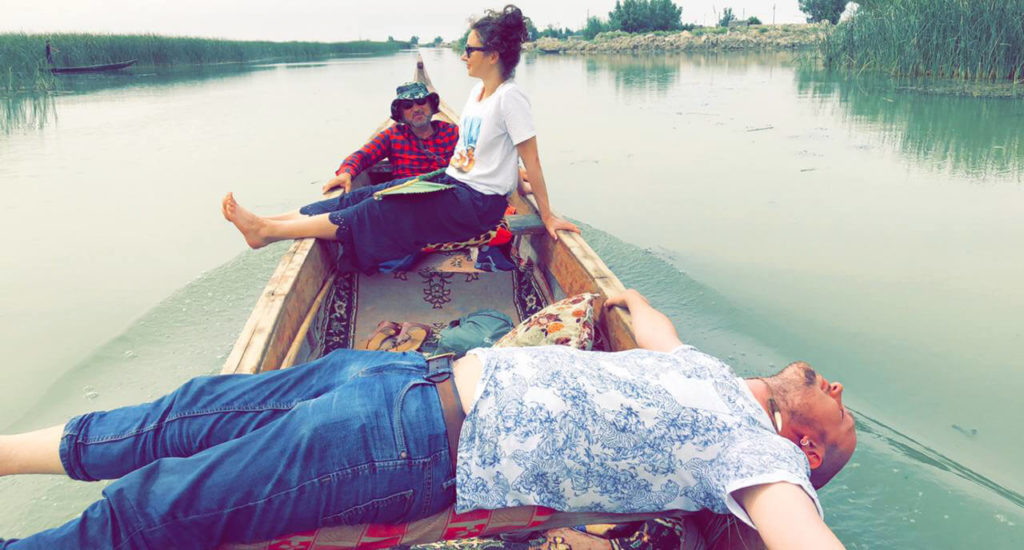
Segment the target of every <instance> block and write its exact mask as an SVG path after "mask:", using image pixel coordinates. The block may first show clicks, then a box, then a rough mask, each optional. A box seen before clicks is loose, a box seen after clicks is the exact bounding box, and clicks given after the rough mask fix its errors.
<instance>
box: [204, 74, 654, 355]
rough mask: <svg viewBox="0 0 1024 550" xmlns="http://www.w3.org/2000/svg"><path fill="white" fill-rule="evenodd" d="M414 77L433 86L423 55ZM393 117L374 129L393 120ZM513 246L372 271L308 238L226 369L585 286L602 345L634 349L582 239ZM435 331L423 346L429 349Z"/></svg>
mask: <svg viewBox="0 0 1024 550" xmlns="http://www.w3.org/2000/svg"><path fill="white" fill-rule="evenodd" d="M415 79H416V80H418V81H420V82H423V83H424V84H426V85H427V87H428V89H430V90H433V89H434V88H433V85H432V84H431V83H430V79H429V77H428V76H427V75H426V72H425V71H424V70H423V66H422V62H419V63H418V64H417V68H416V72H415ZM440 111H441V112H440V113H438V114H437V115H436V118H439V119H441V120H446V121H449V122H454V121H456V120H457V119H458V117H457V116H456V114H455V112H454V111H453V110H452V109H451V108H450V107H449V106H448V105H447V104H445V103H444V102H443V101H442V104H441V107H440ZM390 124H393V122H392V121H390V120H388V121H386V122H385V123H384V124H383V125H381V127H380V128H378V129H377V130H376V131H375V132H374V134H372V135H375V134H376V133H377V132H379V131H380V130H381V129H383V128H386V127H387V126H388V125H390ZM368 172H371V173H373V174H372V175H371V174H368V173H364V174H360V177H359V178H357V179H356V181H355V182H354V184H355V185H366V184H369V183H372V182H373V181H374V180H380V179H384V178H386V177H387V167H386V165H383V166H378V167H374V169H373V170H371V171H368ZM509 203H510V204H511V205H512V206H514V207H515V208H516V213H517V214H536V212H537V209H536V205H535V203H534V201H533V199H532V197H529V196H527V197H523V196H521V195H519V194H518V193H513V194H512V195H511V196H510V198H509ZM513 248H514V250H515V251H516V254H518V256H519V258H518V260H519V261H518V262H517V263H518V264H519V265H520V268H519V269H515V270H513V271H507V272H502V271H498V272H482V271H479V270H477V269H475V268H474V262H473V259H472V258H471V256H470V252H469V251H457V252H448V253H434V254H431V255H429V256H427V257H426V258H424V259H422V260H421V261H420V262H419V263H418V264H417V265H415V266H414V267H412V268H411V269H409V270H408V271H404V272H400V273H399V272H396V273H388V274H375V275H372V276H366V275H363V274H356V273H341V272H337V270H336V269H335V267H334V266H335V257H336V255H337V254H338V247H337V245H336V244H334V243H330V242H326V241H317V240H315V239H303V240H300V241H296V242H295V243H294V244H293V245H292V246H291V247H290V248H289V249H288V251H287V252H286V253H285V254H284V256H283V258H282V259H281V262H280V263H279V264H278V267H277V269H276V270H275V272H274V274H273V275H272V276H271V278H270V281H269V282H268V284H267V286H266V288H265V289H264V292H263V294H262V295H261V296H260V299H259V301H258V302H257V304H256V307H255V308H254V309H253V312H252V314H251V315H250V317H249V320H248V321H247V322H246V325H245V327H244V328H243V330H242V333H241V335H240V336H239V338H238V340H237V341H236V343H235V346H234V348H233V349H232V352H231V354H230V355H229V356H228V359H227V360H226V361H225V363H224V366H223V368H222V372H223V373H258V372H262V371H265V370H273V369H277V368H285V367H288V366H291V365H295V364H301V363H304V362H306V361H310V360H312V359H315V358H317V357H320V356H321V355H323V354H325V353H328V352H330V351H332V350H334V349H338V348H358V347H361V345H362V344H363V343H364V342H365V341H366V340H367V338H369V336H370V334H371V333H372V332H373V331H374V329H375V328H376V326H377V324H378V323H379V322H381V321H393V322H403V321H410V322H417V323H423V324H427V325H430V326H432V327H434V328H435V329H440V328H443V327H444V326H447V325H448V323H449V322H450V321H452V320H455V319H458V318H459V317H462V316H464V315H466V314H469V313H472V312H474V311H479V310H482V309H495V310H499V311H502V312H504V313H505V314H506V315H508V316H509V317H511V318H512V319H514V320H516V321H521V320H522V319H525V318H526V317H528V316H530V315H532V314H533V313H535V312H536V311H538V310H540V309H541V308H543V307H544V306H546V305H548V304H549V303H551V302H552V301H553V300H559V299H561V298H564V297H566V296H571V295H574V294H578V293H581V292H593V293H596V294H599V295H600V296H601V298H600V300H599V304H598V307H597V308H596V309H595V312H596V313H597V318H596V323H595V326H596V328H597V334H598V337H597V340H596V342H595V347H596V348H597V349H605V350H622V349H630V348H633V347H636V341H635V339H634V336H633V332H632V329H631V327H630V324H629V318H628V313H626V312H625V311H623V310H621V309H613V310H611V311H609V312H603V311H602V310H601V308H600V305H601V303H603V299H604V298H606V297H607V296H611V295H614V294H616V293H618V292H620V291H622V290H623V286H622V283H621V282H620V281H619V280H618V278H617V277H616V276H615V275H614V274H613V273H612V272H611V270H609V269H608V267H607V266H606V265H605V264H604V262H603V261H601V259H600V258H599V257H598V255H597V254H596V253H595V252H594V251H593V249H591V248H590V246H589V245H588V244H587V243H586V241H584V239H583V238H582V237H581V236H579V235H575V234H569V233H565V232H562V233H561V235H560V239H559V240H558V241H557V242H555V241H553V240H552V239H551V238H550V237H549V236H548V235H547V234H546V233H542V234H524V235H518V236H516V241H515V242H514V243H513ZM436 333H437V331H436V330H435V331H434V335H433V336H432V337H431V339H430V340H428V342H427V343H426V344H425V346H424V348H423V351H428V352H429V351H430V349H431V347H432V345H433V343H434V341H436Z"/></svg>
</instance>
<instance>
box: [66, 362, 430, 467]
mask: <svg viewBox="0 0 1024 550" xmlns="http://www.w3.org/2000/svg"><path fill="white" fill-rule="evenodd" d="M416 360H418V359H417V358H416V357H415V356H413V357H404V356H397V355H395V354H388V355H384V354H383V352H377V353H366V352H356V351H353V350H338V351H337V352H335V353H332V354H330V355H328V356H326V357H323V358H321V359H318V360H316V361H313V362H311V363H308V364H306V365H302V366H296V367H293V368H290V369H284V370H281V371H274V372H268V373H264V374H260V375H258V376H253V375H248V374H238V375H226V376H207V377H200V378H196V379H193V380H191V381H189V382H187V383H186V384H184V385H183V386H181V387H180V388H178V389H177V390H176V391H174V392H173V393H171V394H169V395H166V396H164V397H161V398H160V399H157V400H156V401H153V402H152V403H146V404H142V405H136V406H133V407H123V408H120V409H115V410H113V411H102V412H95V413H89V414H85V415H81V416H78V417H75V418H72V419H71V420H70V421H68V423H67V424H66V425H65V428H64V435H63V437H62V440H61V447H60V458H61V463H62V464H63V466H64V469H65V471H66V472H67V473H68V476H70V477H71V478H73V479H79V480H85V481H95V480H98V479H117V478H119V477H122V476H124V475H126V474H128V473H130V472H132V471H134V470H137V469H139V468H141V467H143V466H145V465H147V464H149V463H151V462H153V461H154V460H158V459H160V458H166V457H187V456H191V455H193V454H195V453H197V452H200V451H202V450H204V449H207V448H209V447H211V446H214V445H218V444H220V443H223V442H225V441H229V440H231V439H235V438H237V437H240V436H242V435H245V434H247V433H249V432H251V431H254V430H257V429H259V428H260V427H262V426H264V425H266V424H267V423H269V422H272V421H274V420H276V419H278V418H280V417H281V416H283V415H284V414H286V413H287V412H288V411H290V410H291V409H292V408H294V407H295V406H296V405H297V404H299V403H301V402H303V401H306V400H309V399H314V398H316V397H319V396H320V395H323V394H325V393H327V392H330V391H332V390H334V389H335V388H337V387H338V385H340V384H342V383H344V382H345V381H347V380H349V379H350V378H351V377H353V376H355V375H356V373H358V372H360V371H361V370H363V369H365V368H367V367H369V366H373V365H376V364H379V363H381V362H382V361H384V362H387V363H388V364H392V363H396V362H397V363H403V362H408V361H416Z"/></svg>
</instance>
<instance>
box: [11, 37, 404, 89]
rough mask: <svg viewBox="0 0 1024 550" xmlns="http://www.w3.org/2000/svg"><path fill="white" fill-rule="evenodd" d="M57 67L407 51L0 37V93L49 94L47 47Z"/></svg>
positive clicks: (338, 45) (347, 45)
mask: <svg viewBox="0 0 1024 550" xmlns="http://www.w3.org/2000/svg"><path fill="white" fill-rule="evenodd" d="M47 40H49V41H50V43H51V45H52V46H53V48H54V53H53V60H54V64H55V65H56V66H58V67H68V66H82V65H100V64H106V63H116V62H119V61H127V60H129V59H137V60H138V65H139V66H142V67H146V66H150V67H161V66H170V65H202V64H213V63H247V62H253V61H264V60H294V61H306V60H312V59H324V58H328V57H333V56H339V55H350V54H378V53H389V52H394V51H397V50H399V49H401V48H403V47H408V45H409V44H408V43H406V42H399V41H392V42H371V41H366V40H363V41H358V42H333V43H326V42H266V41H264V42H244V41H236V40H216V39H209V38H191V37H180V38H179V37H167V36H157V35H151V34H150V35H115V34H49V35H41V34H24V33H13V34H0V90H8V91H11V90H19V89H30V90H46V89H52V88H53V87H54V84H55V80H54V77H53V76H52V75H51V74H50V72H49V67H48V66H47V64H46V53H45V52H46V41H47Z"/></svg>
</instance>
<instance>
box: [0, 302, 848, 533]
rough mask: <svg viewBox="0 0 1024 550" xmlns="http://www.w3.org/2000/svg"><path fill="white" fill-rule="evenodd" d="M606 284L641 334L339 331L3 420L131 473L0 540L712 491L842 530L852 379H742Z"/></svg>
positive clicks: (738, 503)
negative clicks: (400, 343)
mask: <svg viewBox="0 0 1024 550" xmlns="http://www.w3.org/2000/svg"><path fill="white" fill-rule="evenodd" d="M606 305H607V306H611V307H615V306H619V307H626V308H628V310H629V311H630V313H631V314H632V319H633V327H634V333H635V335H636V339H637V343H638V345H639V346H640V348H641V349H636V350H630V351H624V352H616V353H607V352H587V351H580V350H575V349H570V348H566V347H560V346H552V347H536V348H502V349H482V348H481V349H475V350H471V351H470V352H469V353H468V354H467V355H466V356H465V357H463V358H462V359H460V360H458V361H455V363H454V367H453V366H452V363H451V361H450V360H448V359H447V358H441V359H431V360H429V361H428V360H425V359H424V358H423V357H422V356H421V355H419V354H415V353H388V352H368V351H354V350H339V351H336V352H334V353H332V354H330V355H328V356H326V357H323V358H321V359H319V360H316V361H314V362H312V363H309V364H308V365H306V366H302V367H294V368H289V369H284V370H280V371H274V372H269V373H264V374H259V375H223V376H212V377H200V378H196V379H193V380H192V381H190V382H188V383H186V384H185V385H184V386H182V387H181V388H179V389H178V390H176V391H175V392H173V393H172V394H170V395H168V396H165V397H163V398H160V399H158V400H156V401H154V402H152V403H148V404H144V405H139V406H135V407H126V408H121V409H116V410H113V411H107V412H97V413H89V414H85V415H82V416H78V417H75V418H73V419H71V420H70V421H69V422H68V423H67V424H65V425H63V426H55V427H52V428H48V429H43V430H39V431H36V432H30V433H26V434H18V435H9V436H0V474H3V475H8V474H26V473H54V474H66V475H68V476H70V477H72V478H74V479H80V480H97V479H117V478H120V479H118V481H115V482H113V483H112V484H110V485H109V486H107V487H106V489H104V491H103V494H104V497H105V498H104V499H102V500H100V501H99V502H96V503H94V504H93V505H91V506H90V507H89V508H88V509H87V510H86V511H85V512H84V513H83V514H82V516H81V517H79V518H78V519H75V520H72V521H71V522H69V523H67V524H65V525H64V526H62V527H58V528H56V529H51V530H48V531H44V532H42V533H38V534H36V535H33V536H30V537H28V538H26V539H22V540H20V541H8V542H6V543H4V544H0V547H2V548H10V549H26V548H39V549H46V550H51V549H53V548H102V547H116V548H212V547H215V546H217V545H218V544H220V543H224V542H232V541H234V542H246V541H259V540H266V539H270V538H272V537H275V536H279V535H283V534H287V533H293V532H297V531H306V530H312V529H315V528H318V527H324V526H330V525H343V524H349V525H351V524H364V523H405V522H410V521H413V520H416V519H418V518H423V517H427V516H430V515H432V514H435V513H437V512H440V511H442V510H445V509H447V508H448V507H449V506H451V505H452V504H453V503H454V504H455V507H456V510H457V511H459V512H464V511H468V510H473V509H497V508H510V507H515V506H524V505H527V506H529V505H533V506H543V507H548V508H553V509H555V510H560V511H564V512H574V513H575V512H578V513H582V512H599V513H601V514H635V513H658V514H663V513H666V511H672V510H691V511H692V510H698V509H709V510H712V511H715V512H718V513H732V514H734V515H735V516H737V517H738V518H739V519H740V520H742V521H744V522H746V523H748V524H751V525H753V526H755V527H756V528H757V529H758V530H759V532H760V534H761V536H762V538H763V539H764V541H765V543H766V545H767V546H768V547H769V548H787V549H788V548H814V549H822V548H841V547H842V545H841V543H840V542H839V540H838V539H837V538H836V537H835V535H833V534H832V532H831V531H830V530H829V528H828V527H827V526H826V525H825V523H824V521H823V520H822V517H821V508H820V505H819V503H818V500H817V496H816V493H815V488H820V487H821V486H822V485H824V484H825V483H826V482H827V481H828V480H829V479H831V478H832V476H834V475H835V474H836V473H837V472H838V471H839V470H840V469H841V468H842V467H843V466H844V465H845V464H846V462H847V461H848V460H849V458H850V456H851V454H852V453H853V451H854V447H855V446H856V440H857V437H856V432H855V428H854V419H853V416H852V415H851V414H849V412H848V411H847V410H846V408H845V407H843V403H842V393H843V386H842V385H841V384H839V383H830V382H828V381H827V380H826V379H825V378H824V377H822V376H821V375H819V374H817V373H816V372H815V371H814V370H813V369H811V367H810V366H809V365H807V364H806V363H793V364H791V365H789V366H787V367H786V368H785V369H783V370H782V371H780V372H779V373H778V374H776V375H774V376H772V377H769V378H753V379H747V380H743V379H740V378H737V377H736V376H735V374H734V373H733V372H732V371H731V370H730V369H729V367H727V366H726V365H725V364H724V363H722V362H721V361H719V360H718V359H715V358H714V357H711V356H709V355H706V354H703V353H701V352H699V351H697V350H696V349H694V348H693V347H690V346H687V345H684V344H682V343H681V342H680V340H679V337H678V336H677V334H676V332H675V328H674V327H673V325H672V322H671V321H670V320H669V319H668V318H667V317H666V316H665V315H663V314H662V313H660V312H658V311H657V310H655V309H654V308H653V307H651V306H650V305H649V304H648V303H647V301H646V300H645V299H644V298H643V296H641V295H640V294H639V293H637V292H636V291H632V290H631V291H626V292H625V293H623V294H621V295H619V296H615V297H613V298H611V299H609V300H608V302H607V304H606ZM462 411H468V414H466V415H465V419H464V423H463V420H462ZM453 435H454V437H452V436H453ZM456 457H457V459H456ZM453 461H454V462H455V463H457V468H455V467H453ZM589 517H590V518H593V514H591V515H590V516H589ZM611 519H612V520H614V518H611Z"/></svg>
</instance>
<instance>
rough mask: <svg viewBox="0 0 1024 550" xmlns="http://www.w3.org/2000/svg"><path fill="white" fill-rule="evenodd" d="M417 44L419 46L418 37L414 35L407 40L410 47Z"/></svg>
mask: <svg viewBox="0 0 1024 550" xmlns="http://www.w3.org/2000/svg"><path fill="white" fill-rule="evenodd" d="M419 44H420V37H418V36H416V35H415V34H414V35H412V36H411V37H410V38H409V45H410V46H418V45H419Z"/></svg>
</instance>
